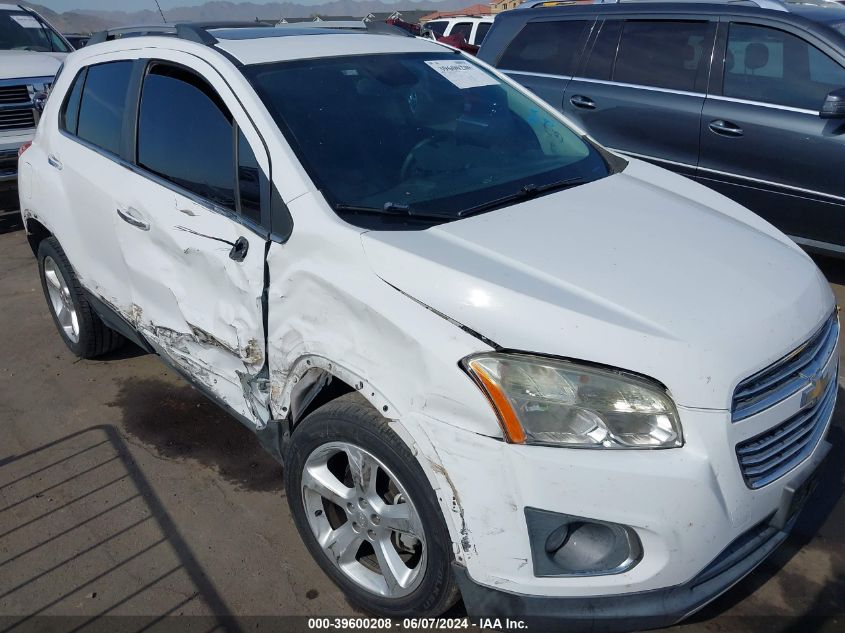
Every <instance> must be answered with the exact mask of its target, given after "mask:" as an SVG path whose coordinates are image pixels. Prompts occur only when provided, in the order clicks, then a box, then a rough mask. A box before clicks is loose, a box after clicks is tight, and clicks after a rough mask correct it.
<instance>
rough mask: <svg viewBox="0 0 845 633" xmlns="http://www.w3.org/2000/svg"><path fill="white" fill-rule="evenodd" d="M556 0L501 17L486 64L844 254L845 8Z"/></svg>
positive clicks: (772, 0)
mask: <svg viewBox="0 0 845 633" xmlns="http://www.w3.org/2000/svg"><path fill="white" fill-rule="evenodd" d="M540 4H549V3H540ZM552 4H554V5H555V6H543V7H539V8H528V9H524V10H517V11H508V12H505V13H502V14H500V15H499V16H498V17H497V19H496V22H495V25H494V27H493V29H492V30H491V32H490V34H489V35H488V36H487V38H486V39H485V41H484V45H483V46H482V48H481V51H480V52H479V56H480V58H481V59H483V60H484V61H486V62H488V63H490V64H493V65H494V66H496V67H497V68H499V69H500V70H502V71H503V72H505V73H507V74H508V75H510V76H511V77H513V78H514V79H516V80H517V81H519V82H521V83H522V84H524V85H525V86H527V87H528V88H530V89H531V90H532V91H534V92H535V93H536V94H537V95H539V96H540V97H542V98H543V99H545V100H546V101H547V102H548V103H550V104H551V105H553V106H554V107H555V108H557V109H559V110H560V111H561V112H563V113H564V114H565V115H566V116H567V117H569V119H570V120H572V121H573V122H575V123H576V124H577V125H579V126H581V127H583V128H584V129H585V130H586V131H587V132H588V133H589V134H590V135H591V136H592V137H593V138H595V139H596V140H598V141H599V142H600V143H602V144H604V145H606V146H607V147H610V148H613V149H614V150H617V151H621V152H624V153H625V154H627V155H629V156H636V157H638V158H642V159H644V160H648V161H650V162H653V163H655V164H658V165H660V166H662V167H665V168H667V169H671V170H672V171H675V172H677V173H679V174H683V175H685V176H688V177H690V178H693V179H695V180H697V181H698V182H700V183H702V184H705V185H707V186H708V187H712V188H713V189H715V190H716V191H719V192H721V193H723V194H725V195H727V196H728V197H730V198H732V199H733V200H736V201H737V202H739V203H740V204H742V205H744V206H746V207H748V208H749V209H751V210H752V211H754V212H755V213H757V214H759V215H760V216H762V217H763V218H765V219H766V220H768V221H770V222H772V223H773V224H774V225H775V226H777V227H778V228H780V229H781V230H783V231H784V232H786V233H787V234H788V235H790V236H791V237H792V238H793V239H794V240H796V241H797V242H798V243H800V244H802V245H803V246H805V247H808V248H810V249H812V250H819V251H823V252H826V253H829V254H838V255H845V179H843V178H842V177H841V174H840V170H839V161H840V160H841V157H842V156H843V152H845V7H843V6H841V5H840V4H838V3H835V2H827V1H825V0H801V1H800V2H797V1H796V2H791V1H789V0H786V1H783V2H782V1H780V0H757V1H754V0H749V2H744V3H737V2H710V3H690V2H676V3H666V2H653V3H645V2H643V3H623V4H577V5H569V6H566V5H561V4H559V3H552Z"/></svg>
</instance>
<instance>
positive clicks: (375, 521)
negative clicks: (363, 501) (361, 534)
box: [370, 514, 381, 525]
mask: <svg viewBox="0 0 845 633" xmlns="http://www.w3.org/2000/svg"><path fill="white" fill-rule="evenodd" d="M370 521H371V522H372V524H373V525H378V524H379V523H381V517H380V516H379V515H377V514H374V515H372V516H371V517H370Z"/></svg>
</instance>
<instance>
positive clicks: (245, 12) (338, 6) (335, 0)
mask: <svg viewBox="0 0 845 633" xmlns="http://www.w3.org/2000/svg"><path fill="white" fill-rule="evenodd" d="M469 4H472V0H396V1H392V0H388V1H387V2H385V1H383V0H332V1H331V2H325V1H324V0H299V1H298V2H269V3H264V4H258V3H255V2H237V3H235V2H225V1H220V0H214V1H212V2H206V3H205V4H203V5H200V6H196V7H178V8H174V9H168V10H166V11H165V12H164V14H165V17H166V18H167V20H168V22H179V21H198V22H213V21H218V20H255V19H256V18H259V19H262V20H268V19H269V20H272V19H276V20H278V19H281V18H283V17H284V18H302V17H308V16H311V15H315V14H318V13H319V14H320V15H354V16H365V15H367V14H368V13H375V12H385V11H387V12H390V11H397V10H398V11H401V10H402V7H404V8H406V9H407V10H409V11H411V10H421V9H430V10H431V11H454V10H456V9H461V8H463V7H465V6H467V5H469ZM31 6H32V7H33V8H34V9H36V10H37V11H38V12H39V13H41V14H42V15H43V16H44V17H45V18H47V20H48V21H49V22H50V23H52V24H53V25H54V26H56V28H58V29H59V30H61V31H63V32H66V33H69V32H74V33H80V32H93V31H100V30H103V29H104V28H110V27H114V26H126V25H131V24H159V23H160V22H161V16H160V15H159V13H158V11H155V10H152V11H133V12H127V11H94V10H83V9H80V10H76V11H68V12H65V13H56V12H55V11H51V10H50V9H47V8H45V7H42V6H40V5H38V4H31Z"/></svg>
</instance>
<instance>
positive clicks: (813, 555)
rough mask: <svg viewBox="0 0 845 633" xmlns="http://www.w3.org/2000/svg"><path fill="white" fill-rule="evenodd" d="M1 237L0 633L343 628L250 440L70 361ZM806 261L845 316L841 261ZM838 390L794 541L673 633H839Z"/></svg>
mask: <svg viewBox="0 0 845 633" xmlns="http://www.w3.org/2000/svg"><path fill="white" fill-rule="evenodd" d="M14 228H15V227H12V226H6V227H0V230H4V229H5V230H6V231H7V232H6V233H5V234H3V235H0V632H2V633H5V632H7V631H23V630H49V629H51V628H53V629H62V630H70V629H73V630H82V629H85V630H89V629H90V628H92V627H93V628H95V629H96V628H97V626H98V625H102V624H103V623H107V624H106V625H105V628H103V629H102V630H134V631H142V630H155V629H161V628H168V627H169V628H170V629H173V628H174V626H176V628H177V630H188V629H190V630H197V631H203V632H205V631H212V630H215V629H222V630H235V631H247V630H255V629H262V630H276V631H285V630H291V629H293V628H304V624H303V623H302V621H300V620H296V621H294V620H286V619H284V616H303V615H306V616H307V615H321V616H326V615H333V616H334V615H338V616H342V615H355V614H356V612H355V610H354V609H353V608H352V607H351V606H350V605H349V603H348V602H347V601H346V600H345V599H344V597H343V595H342V594H341V593H340V592H339V591H338V590H337V589H336V588H335V587H334V586H333V585H332V584H331V583H330V582H329V580H328V579H327V578H326V577H325V576H324V575H323V574H322V572H321V571H320V570H319V568H318V567H317V565H316V564H315V563H314V562H312V560H311V558H310V557H309V555H308V553H307V552H306V550H305V548H304V546H303V545H302V543H301V542H300V539H299V536H298V535H297V533H296V530H295V528H294V526H293V524H292V522H291V519H290V516H289V513H288V511H287V508H286V505H285V503H286V502H285V499H284V489H283V485H282V481H283V479H282V478H283V473H282V469H281V467H280V466H279V465H277V464H276V463H275V462H274V461H272V460H271V459H270V458H269V457H268V456H266V455H265V454H264V453H263V452H262V450H261V449H260V447H259V445H258V442H257V441H256V440H255V438H254V437H253V436H252V434H251V433H250V432H249V431H247V430H246V429H245V428H243V427H242V426H241V425H239V424H238V423H237V422H236V421H234V420H233V419H231V418H229V417H228V416H227V415H226V414H225V413H223V412H221V411H220V410H219V409H217V408H216V407H215V406H214V405H213V404H211V403H210V402H209V401H207V400H206V399H205V398H204V397H203V396H202V395H200V394H199V393H198V392H197V391H195V390H194V389H193V388H191V387H190V386H189V385H188V384H187V383H185V382H184V381H183V380H181V379H180V378H179V377H177V376H175V375H174V374H173V373H172V372H170V371H169V370H167V369H166V368H165V366H164V365H163V364H161V363H160V362H159V361H158V360H157V359H156V358H155V357H153V356H148V355H144V354H142V353H141V352H140V351H138V350H137V349H135V348H133V347H127V348H126V349H125V350H122V351H121V352H119V353H118V354H115V355H113V356H111V357H109V358H104V359H101V360H97V361H80V360H77V359H75V358H73V357H72V356H71V354H70V353H69V352H68V350H67V349H66V348H65V346H64V345H63V344H62V342H61V340H60V338H59V335H58V334H57V333H56V331H55V329H54V327H53V323H52V321H51V319H50V316H49V314H48V312H47V308H46V305H45V302H44V298H43V296H42V293H41V288H40V285H39V281H38V276H37V268H36V264H35V260H34V258H33V256H32V253H31V252H30V250H29V248H28V246H27V244H26V240H25V236H24V234H23V232H22V231H20V230H14ZM817 261H818V263H819V265H820V266H821V267H822V269H823V270H824V272H825V274H826V275H827V276H828V278H829V280H830V281H831V284H832V285H833V288H834V290H835V292H836V294H837V296H838V298H839V302H840V303H841V304H843V303H845V261H835V260H826V259H821V258H819V259H818V260H817ZM841 353H842V351H841V349H840V354H841ZM839 384H840V393H839V395H840V405H839V407H838V409H837V412H836V414H835V420H834V425H833V428H832V430H831V432H830V436H829V439H830V441H831V442H833V444H834V448H833V451H832V453H831V456H830V458H829V459H828V460H827V462H826V464H825V466H824V470H823V473H822V479H821V485H820V486H819V487H818V488H817V490H816V492H815V493H814V496H813V497H812V498H811V499H810V502H809V504H808V507H807V509H806V510H805V512H804V513H803V515H802V516H801V518H800V521H799V524H798V526H797V528H796V530H795V533H794V534H793V536H792V537H791V538H790V540H789V541H788V542H787V543H786V545H785V546H783V547H782V548H781V549H780V550H779V551H778V552H777V553H776V554H775V555H774V556H773V557H772V558H770V559H769V560H768V561H767V562H766V563H765V564H764V565H763V566H761V567H760V568H759V569H758V570H757V571H755V572H754V573H753V574H752V575H750V576H749V577H748V578H746V579H745V580H744V581H743V582H742V583H741V584H739V585H737V586H736V587H735V588H734V589H733V590H731V591H730V592H729V593H727V594H726V595H724V596H723V597H722V598H720V599H719V600H717V601H716V602H715V603H713V604H712V605H710V606H709V607H707V608H706V609H705V610H704V611H703V612H701V613H700V614H698V615H696V616H695V617H694V618H693V619H692V620H691V621H688V622H687V623H685V624H683V625H681V626H679V627H677V630H683V631H695V632H699V631H701V632H703V631H710V632H734V631H766V632H775V631H789V632H795V633H803V632H804V631H816V630H825V631H841V630H845V501H843V489H845V484H843V479H844V478H845V405H843V404H842V403H843V402H845V378H842V377H841V376H840V379H839ZM174 614H188V615H194V616H198V617H195V618H182V619H179V620H178V625H174V622H175V620H174V619H172V618H163V616H168V615H174ZM454 614H455V615H459V614H461V607H460V606H458V607H456V608H455V610H454ZM45 616H60V617H45ZM102 616H122V617H119V618H118V617H111V618H106V619H101V618H102ZM22 617H23V618H25V619H24V620H21V619H20V618H22ZM70 617H72V618H73V619H69V618H70ZM294 624H298V626H296V627H295V626H294ZM86 627H87V628H86Z"/></svg>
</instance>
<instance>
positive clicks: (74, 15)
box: [22, 2, 161, 33]
mask: <svg viewBox="0 0 845 633" xmlns="http://www.w3.org/2000/svg"><path fill="white" fill-rule="evenodd" d="M22 4H25V5H29V6H31V7H32V8H33V9H35V10H36V11H38V13H40V14H41V15H43V16H44V17H45V18H46V19H47V21H48V22H49V23H50V24H52V25H53V26H55V27H56V28H57V29H58V30H59V31H61V32H62V33H93V32H96V31H102V30H103V29H107V28H109V27H111V26H114V24H113V23H112V22H109V21H108V20H104V19H103V18H100V17H97V16H95V15H87V14H84V13H82V12H79V11H67V12H65V13H56V12H55V11H53V10H51V9H48V8H47V7H42V6H41V5H38V4H33V3H30V2H24V3H22ZM159 21H161V17H159Z"/></svg>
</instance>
